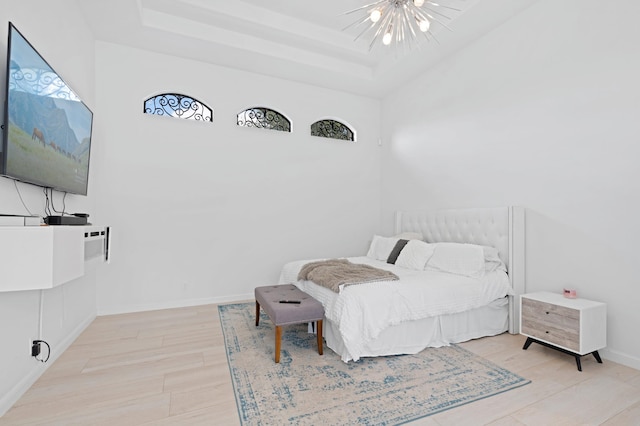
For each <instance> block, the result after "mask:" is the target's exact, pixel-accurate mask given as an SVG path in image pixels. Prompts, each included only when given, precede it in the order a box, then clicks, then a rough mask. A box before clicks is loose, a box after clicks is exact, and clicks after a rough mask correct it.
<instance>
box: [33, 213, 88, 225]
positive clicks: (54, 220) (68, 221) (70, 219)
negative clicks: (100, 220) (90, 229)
mask: <svg viewBox="0 0 640 426" xmlns="http://www.w3.org/2000/svg"><path fill="white" fill-rule="evenodd" d="M88 218H89V215H86V216H76V215H72V216H47V217H45V218H44V223H46V224H47V225H87V223H88V222H87V219H88Z"/></svg>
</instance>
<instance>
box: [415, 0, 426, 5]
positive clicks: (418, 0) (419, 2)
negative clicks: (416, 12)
mask: <svg viewBox="0 0 640 426" xmlns="http://www.w3.org/2000/svg"><path fill="white" fill-rule="evenodd" d="M413 4H414V6H415V7H421V6H422V5H423V4H424V0H413Z"/></svg>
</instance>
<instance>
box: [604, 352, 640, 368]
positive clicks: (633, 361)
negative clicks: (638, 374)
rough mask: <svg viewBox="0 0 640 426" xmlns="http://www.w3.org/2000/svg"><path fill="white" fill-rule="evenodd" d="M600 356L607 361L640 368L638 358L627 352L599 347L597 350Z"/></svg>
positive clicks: (639, 359)
mask: <svg viewBox="0 0 640 426" xmlns="http://www.w3.org/2000/svg"><path fill="white" fill-rule="evenodd" d="M598 353H599V354H600V356H601V357H602V358H604V359H608V360H609V361H613V362H617V363H618V364H622V365H626V366H627V367H631V368H635V369H636V370H640V358H636V357H634V356H631V355H629V354H625V353H622V352H618V351H616V350H611V349H601V350H599V351H598Z"/></svg>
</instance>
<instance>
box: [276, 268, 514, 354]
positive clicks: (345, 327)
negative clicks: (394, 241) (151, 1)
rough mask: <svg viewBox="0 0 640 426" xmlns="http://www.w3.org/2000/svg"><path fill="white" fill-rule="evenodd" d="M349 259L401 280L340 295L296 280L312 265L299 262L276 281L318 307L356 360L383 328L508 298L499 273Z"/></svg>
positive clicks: (503, 276)
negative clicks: (475, 274)
mask: <svg viewBox="0 0 640 426" xmlns="http://www.w3.org/2000/svg"><path fill="white" fill-rule="evenodd" d="M349 260H350V261H352V262H354V263H363V264H367V265H371V266H374V267H376V268H380V269H386V270H389V271H392V272H393V273H395V274H396V275H398V277H399V278H400V280H399V281H381V282H376V283H367V284H357V285H351V286H348V287H345V288H343V289H342V290H341V292H340V293H339V294H338V293H335V292H333V291H331V290H329V289H327V288H324V287H320V286H318V285H316V284H314V283H313V282H311V281H298V280H297V277H298V272H299V271H300V269H301V268H302V266H303V265H305V264H306V263H308V262H311V261H312V260H301V261H295V262H290V263H287V264H286V265H284V267H283V268H282V271H281V274H280V283H281V284H284V283H294V284H295V285H296V286H297V287H298V288H300V289H301V290H302V291H304V292H306V293H307V294H309V295H310V296H312V297H313V298H315V299H316V300H318V301H319V302H320V303H322V305H323V306H324V310H325V318H326V319H328V320H329V321H331V322H333V323H334V324H336V325H337V326H338V329H339V330H340V333H341V335H342V338H343V341H344V344H345V347H346V349H347V351H348V353H349V358H350V359H353V360H358V358H359V355H358V354H361V353H362V348H363V345H365V344H366V343H367V342H369V341H371V340H373V339H375V338H377V337H378V335H379V334H380V333H381V332H382V331H383V330H385V329H386V328H387V327H390V326H392V325H397V324H400V323H402V322H404V321H411V320H418V319H423V318H428V317H433V316H438V315H445V314H454V313H458V312H462V311H466V310H470V309H474V308H478V307H481V306H484V305H486V304H488V303H490V302H492V301H493V300H496V299H499V298H502V297H505V296H507V295H509V294H512V291H511V286H510V284H509V279H508V277H507V275H506V273H504V272H502V271H494V272H490V273H487V274H486V275H485V276H484V277H482V278H480V279H476V278H470V277H466V276H462V275H454V274H449V273H444V272H435V271H416V270H412V269H406V268H401V267H398V266H395V265H391V264H387V263H385V262H381V261H378V260H373V259H370V258H368V257H353V258H349Z"/></svg>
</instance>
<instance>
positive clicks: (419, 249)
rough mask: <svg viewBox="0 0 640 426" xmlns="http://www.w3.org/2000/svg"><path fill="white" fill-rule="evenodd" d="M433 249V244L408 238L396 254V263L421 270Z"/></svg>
mask: <svg viewBox="0 0 640 426" xmlns="http://www.w3.org/2000/svg"><path fill="white" fill-rule="evenodd" d="M434 249H435V245H434V244H427V243H425V242H424V241H420V240H410V241H409V242H408V243H407V245H406V246H404V248H403V249H402V251H401V252H400V254H399V255H398V259H396V265H397V266H401V267H403V268H408V269H415V270H416V271H423V270H424V267H425V266H426V265H427V262H428V261H429V258H431V256H432V255H433V251H434Z"/></svg>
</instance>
